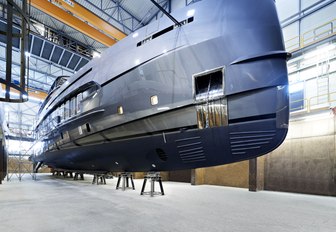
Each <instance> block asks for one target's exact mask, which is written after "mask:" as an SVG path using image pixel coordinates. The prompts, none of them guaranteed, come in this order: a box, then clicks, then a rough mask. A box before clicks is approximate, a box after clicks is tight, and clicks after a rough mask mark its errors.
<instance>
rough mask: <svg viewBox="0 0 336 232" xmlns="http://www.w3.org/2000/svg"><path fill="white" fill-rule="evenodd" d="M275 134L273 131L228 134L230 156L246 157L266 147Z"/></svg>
mask: <svg viewBox="0 0 336 232" xmlns="http://www.w3.org/2000/svg"><path fill="white" fill-rule="evenodd" d="M275 134H276V131H275V130H269V131H249V132H232V133H230V145H231V152H232V155H246V154H247V153H251V152H255V151H257V150H259V149H261V148H262V147H263V146H267V145H268V144H269V143H270V142H271V141H272V140H273V139H274V136H275Z"/></svg>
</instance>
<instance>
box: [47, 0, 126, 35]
mask: <svg viewBox="0 0 336 232" xmlns="http://www.w3.org/2000/svg"><path fill="white" fill-rule="evenodd" d="M52 2H54V3H56V4H58V5H60V6H61V7H63V8H64V9H66V10H68V11H70V12H71V13H72V14H74V15H76V16H78V17H79V18H81V19H83V20H84V21H87V22H88V23H90V24H91V25H93V26H94V27H96V28H98V29H99V30H102V31H103V32H105V33H106V34H108V35H110V36H112V37H113V38H115V39H117V40H122V39H123V38H125V37H126V34H125V33H123V32H122V31H120V30H119V29H117V28H116V27H114V26H112V25H111V24H109V23H108V22H106V21H105V20H103V19H101V18H99V17H98V16H97V15H96V14H94V13H93V12H91V11H89V10H87V9H86V8H84V7H83V6H82V5H80V4H79V3H77V2H75V1H70V0H69V1H60V0H52ZM68 2H69V3H70V4H69V3H68Z"/></svg>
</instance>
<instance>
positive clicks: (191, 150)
mask: <svg viewBox="0 0 336 232" xmlns="http://www.w3.org/2000/svg"><path fill="white" fill-rule="evenodd" d="M175 142H176V144H177V150H178V152H179V155H180V158H181V160H182V163H195V162H203V161H205V160H206V157H205V154H204V149H203V145H202V142H201V138H200V137H191V138H185V139H179V140H176V141H175Z"/></svg>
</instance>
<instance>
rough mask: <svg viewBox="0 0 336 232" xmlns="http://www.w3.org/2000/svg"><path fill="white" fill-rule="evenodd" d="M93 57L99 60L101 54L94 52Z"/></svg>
mask: <svg viewBox="0 0 336 232" xmlns="http://www.w3.org/2000/svg"><path fill="white" fill-rule="evenodd" d="M92 57H93V58H99V57H100V54H99V53H98V52H96V51H93V52H92Z"/></svg>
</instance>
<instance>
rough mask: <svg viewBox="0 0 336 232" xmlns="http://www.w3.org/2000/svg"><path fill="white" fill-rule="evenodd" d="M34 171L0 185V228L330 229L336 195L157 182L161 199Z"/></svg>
mask: <svg viewBox="0 0 336 232" xmlns="http://www.w3.org/2000/svg"><path fill="white" fill-rule="evenodd" d="M91 181H92V177H91V176H86V180H85V181H77V182H75V181H72V180H71V179H63V178H61V177H59V178H54V177H52V176H51V175H50V174H48V175H45V174H39V175H38V180H37V181H32V180H31V178H30V177H29V176H26V177H25V178H24V180H23V181H22V182H18V181H17V180H12V181H11V182H6V181H5V182H3V185H0V231H1V232H12V231H13V232H19V231H25V232H27V231H34V232H39V231H41V232H49V231H62V232H63V231H71V232H77V231H80V232H83V231H90V232H91V231H94V232H98V231H146V232H147V231H174V232H175V231H207V232H209V231H221V232H222V231H229V232H235V231H249V232H251V231H252V232H253V231H258V232H262V231H268V232H269V231H276V232H279V231H290V232H294V231H295V232H298V231H302V232H309V231H314V232H316V231H320V232H327V231H330V232H335V231H336V198H333V197H321V196H311V195H300V194H290V193H279V192H267V191H262V192H257V193H254V192H248V191H247V190H246V189H238V188H228V187H219V186H209V185H201V186H191V185H190V184H185V183H176V182H164V189H165V192H166V195H165V196H155V197H150V196H140V194H139V193H140V189H141V185H142V180H135V186H136V190H135V191H134V190H127V191H125V192H123V191H121V190H115V186H116V183H117V179H109V180H107V185H99V186H97V185H92V184H91Z"/></svg>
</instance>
